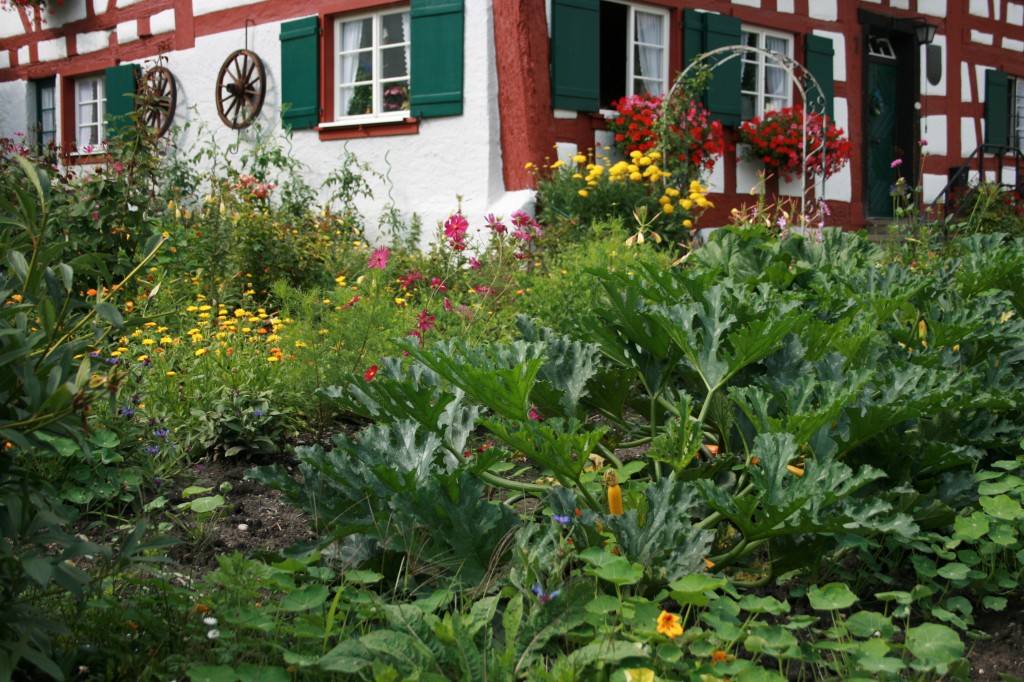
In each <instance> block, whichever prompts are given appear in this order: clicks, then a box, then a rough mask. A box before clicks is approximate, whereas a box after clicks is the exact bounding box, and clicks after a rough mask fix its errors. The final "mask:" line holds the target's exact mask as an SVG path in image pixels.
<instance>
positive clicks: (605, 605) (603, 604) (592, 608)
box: [583, 594, 622, 614]
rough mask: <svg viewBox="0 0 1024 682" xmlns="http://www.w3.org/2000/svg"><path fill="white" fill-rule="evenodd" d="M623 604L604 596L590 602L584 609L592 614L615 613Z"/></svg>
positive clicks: (613, 598) (611, 597)
mask: <svg viewBox="0 0 1024 682" xmlns="http://www.w3.org/2000/svg"><path fill="white" fill-rule="evenodd" d="M621 605H622V604H621V602H620V601H619V600H618V599H616V598H615V597H613V596H611V595H608V594H602V595H598V596H596V597H594V598H593V599H591V600H590V601H588V602H587V603H586V604H585V605H584V607H583V608H585V609H586V610H587V611H589V612H590V613H602V614H603V613H613V612H616V611H618V610H619V608H620V607H621Z"/></svg>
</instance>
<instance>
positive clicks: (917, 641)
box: [907, 623, 964, 666]
mask: <svg viewBox="0 0 1024 682" xmlns="http://www.w3.org/2000/svg"><path fill="white" fill-rule="evenodd" d="M907 650H908V651H910V653H912V654H913V655H914V657H915V658H917V659H918V660H919V661H921V662H922V663H925V664H926V665H928V666H945V665H949V664H950V663H952V662H953V661H955V660H956V659H958V658H960V657H961V656H963V655H964V643H963V642H962V641H960V637H959V636H958V635H957V634H956V630H954V629H953V628H951V627H949V626H947V625H942V624H940V623H925V624H924V625H919V626H917V627H912V628H908V629H907Z"/></svg>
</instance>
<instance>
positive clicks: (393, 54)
mask: <svg viewBox="0 0 1024 682" xmlns="http://www.w3.org/2000/svg"><path fill="white" fill-rule="evenodd" d="M409 24H410V16H409V12H408V11H400V12H387V13H385V12H380V13H377V14H371V15H368V16H359V17H352V18H350V17H344V18H341V19H338V20H336V21H335V22H334V27H335V33H334V44H335V45H336V46H337V55H336V57H337V58H336V61H335V62H334V79H335V83H336V92H335V97H334V118H335V120H338V121H342V120H346V121H352V122H355V121H357V120H374V119H381V118H390V119H402V118H405V117H406V116H408V111H409V92H410V90H409V86H410V83H409V51H410V45H411V42H410V40H409V38H410V35H409V34H410V25H409Z"/></svg>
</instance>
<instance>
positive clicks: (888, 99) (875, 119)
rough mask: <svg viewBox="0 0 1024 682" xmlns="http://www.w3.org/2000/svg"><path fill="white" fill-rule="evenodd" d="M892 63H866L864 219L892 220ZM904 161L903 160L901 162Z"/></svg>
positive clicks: (894, 114)
mask: <svg viewBox="0 0 1024 682" xmlns="http://www.w3.org/2000/svg"><path fill="white" fill-rule="evenodd" d="M896 77H897V70H896V64H895V63H888V62H886V63H879V62H869V63H868V93H867V112H866V114H867V115H866V118H867V135H866V138H867V145H868V150H867V151H868V153H867V190H868V199H867V203H868V216H870V217H873V218H874V217H879V218H885V217H890V218H891V217H892V194H891V191H892V185H893V183H894V182H895V181H896V178H897V177H898V176H899V173H898V172H897V171H895V170H893V168H892V163H893V161H895V160H896V113H897V112H896ZM904 161H906V159H904Z"/></svg>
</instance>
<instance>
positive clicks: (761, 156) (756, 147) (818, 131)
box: [738, 107, 853, 180]
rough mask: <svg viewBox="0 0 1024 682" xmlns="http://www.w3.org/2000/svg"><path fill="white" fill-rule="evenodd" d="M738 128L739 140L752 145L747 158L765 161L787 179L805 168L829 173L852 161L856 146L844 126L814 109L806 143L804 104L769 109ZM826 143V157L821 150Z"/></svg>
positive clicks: (808, 118) (809, 121)
mask: <svg viewBox="0 0 1024 682" xmlns="http://www.w3.org/2000/svg"><path fill="white" fill-rule="evenodd" d="M738 132H739V137H740V141H742V142H744V143H746V144H748V145H750V148H749V150H748V151H747V152H746V153H745V154H744V158H745V159H747V160H748V161H762V162H763V163H764V165H765V166H766V167H767V168H771V169H775V170H776V171H778V172H779V173H780V174H781V175H782V177H783V178H784V179H786V180H792V179H793V178H794V177H798V176H800V175H801V174H802V173H803V172H804V169H806V170H807V171H809V172H811V173H815V174H824V176H825V177H828V176H830V175H832V174H833V173H836V172H837V171H839V170H841V169H842V168H843V166H845V165H846V164H847V163H849V161H850V151H851V150H852V148H853V147H852V146H851V144H850V140H849V139H848V138H847V137H846V135H845V133H844V132H843V129H842V128H839V127H838V126H836V125H835V124H834V123H832V122H831V121H829V120H828V117H827V116H822V115H821V114H816V113H813V112H811V113H810V114H809V115H808V117H807V140H806V145H805V144H804V137H803V135H804V110H803V108H802V107H786V108H785V109H781V110H779V111H769V112H767V113H766V114H765V115H764V116H763V117H760V116H758V117H754V118H752V119H750V120H749V121H744V122H743V123H742V124H740V127H739V131H738ZM823 144H824V147H825V154H824V159H823V158H822V153H821V147H822V145H823ZM805 149H806V151H807V153H808V157H807V159H806V160H805V159H804V158H803V154H804V151H805ZM815 150H817V151H815Z"/></svg>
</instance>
